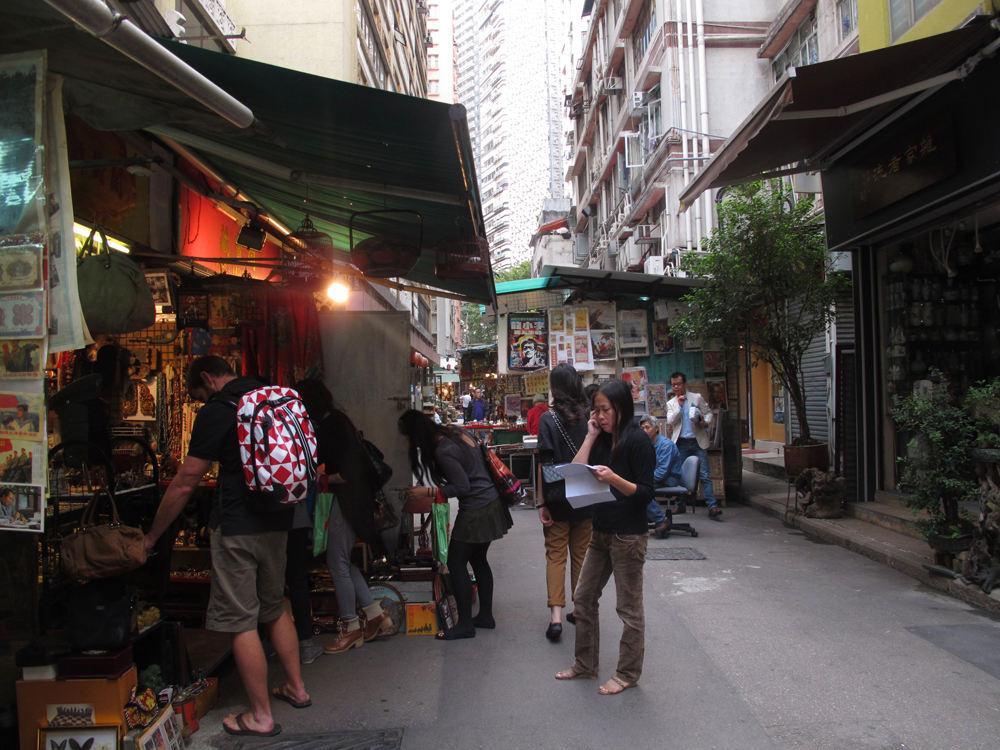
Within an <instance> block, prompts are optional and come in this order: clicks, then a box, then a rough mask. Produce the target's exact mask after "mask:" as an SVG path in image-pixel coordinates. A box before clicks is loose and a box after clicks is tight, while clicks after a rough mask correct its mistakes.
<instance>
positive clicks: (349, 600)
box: [326, 497, 375, 620]
mask: <svg viewBox="0 0 1000 750" xmlns="http://www.w3.org/2000/svg"><path fill="white" fill-rule="evenodd" d="M327 534H328V535H327V539H328V541H327V545H326V565H327V567H328V568H329V569H330V578H331V579H332V580H333V589H334V592H335V594H336V596H337V609H338V610H339V612H340V616H341V617H342V618H343V619H345V620H350V619H352V618H354V617H357V616H358V614H357V609H356V608H355V602H357V603H358V604H360V605H361V606H362V607H368V606H370V605H371V604H372V603H373V602H374V601H375V600H374V599H373V598H372V592H371V589H369V588H368V584H367V583H365V579H364V576H362V575H361V571H360V570H358V567H357V566H356V565H355V564H354V563H352V562H351V550H352V549H354V540H355V539H356V535H355V533H354V529H352V528H351V524H349V523H348V522H347V519H346V518H344V514H343V512H341V510H340V499H339V498H336V497H335V498H334V499H333V504H332V505H331V506H330V528H329V531H328V532H327Z"/></svg>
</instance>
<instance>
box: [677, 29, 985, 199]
mask: <svg viewBox="0 0 1000 750" xmlns="http://www.w3.org/2000/svg"><path fill="white" fill-rule="evenodd" d="M996 37H997V32H996V31H995V30H994V29H993V28H992V27H991V26H990V23H989V19H986V18H983V19H978V18H977V19H975V20H974V21H973V22H972V23H970V24H969V25H968V26H966V27H965V28H961V29H957V30H955V31H950V32H948V33H946V34H938V35H936V36H932V37H928V38H926V39H918V40H917V41H914V42H908V43H906V44H897V45H895V46H892V47H887V48H885V49H880V50H874V51H872V52H865V53H863V54H859V55H851V56H849V57H844V58H841V59H839V60H829V61H827V62H821V63H816V64H814V65H806V66H803V67H800V68H790V69H789V70H788V71H787V72H786V74H785V75H784V76H782V78H781V80H779V81H778V83H777V84H775V86H774V88H772V89H771V91H770V92H769V93H768V95H767V96H766V97H764V99H763V100H761V102H760V103H759V104H758V105H757V107H756V108H755V109H754V111H753V112H752V113H751V114H750V116H749V117H747V119H746V120H744V121H743V124H742V125H740V127H739V128H738V129H737V130H736V132H735V133H734V134H733V135H732V136H730V138H729V139H728V140H727V141H726V142H725V143H724V144H723V146H722V148H721V149H720V150H719V151H718V152H716V154H715V155H714V156H713V157H712V159H711V160H710V161H709V162H708V164H706V165H705V166H704V167H703V168H702V169H701V171H700V172H699V173H698V174H697V175H695V178H694V179H693V180H692V181H691V183H690V184H688V185H687V186H686V187H685V189H684V191H683V192H682V193H681V196H680V201H681V208H682V210H686V209H687V208H688V207H689V206H690V205H692V203H694V201H695V200H696V199H697V198H698V196H699V195H701V194H702V193H703V192H704V191H705V190H708V189H710V188H718V187H724V186H727V185H736V184H739V183H742V182H749V181H752V180H756V179H764V178H767V177H777V176H781V175H787V174H795V173H799V172H816V171H821V170H822V169H824V168H825V166H826V165H827V164H828V163H830V162H831V161H833V160H834V159H835V158H836V157H837V155H838V154H839V153H840V152H842V151H844V150H845V149H848V148H851V147H852V146H853V142H854V141H855V140H856V139H857V138H859V137H862V136H863V135H868V134H871V133H872V132H874V129H876V128H877V127H878V126H879V124H880V123H881V124H885V123H887V122H888V121H891V119H892V117H893V116H894V115H895V116H898V115H899V114H902V113H903V112H905V111H906V110H908V109H909V108H910V107H912V106H914V105H915V104H916V103H917V102H919V101H922V100H923V98H926V97H927V96H930V94H931V93H933V92H934V91H936V90H938V89H939V88H940V87H942V86H945V85H947V84H948V83H950V82H952V81H955V80H960V79H961V78H964V77H965V76H966V75H967V74H968V72H969V71H970V70H971V68H970V67H969V65H967V64H965V63H966V62H967V61H969V58H970V57H972V56H973V55H974V54H975V53H976V52H977V51H978V50H981V49H982V48H983V47H984V45H987V44H989V43H990V42H991V41H993V40H995V39H996Z"/></svg>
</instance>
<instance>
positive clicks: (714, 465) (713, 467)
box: [708, 451, 724, 479]
mask: <svg viewBox="0 0 1000 750" xmlns="http://www.w3.org/2000/svg"><path fill="white" fill-rule="evenodd" d="M708 475H709V476H710V477H712V479H722V478H723V476H724V475H723V468H722V453H721V452H719V451H715V452H713V453H709V454H708Z"/></svg>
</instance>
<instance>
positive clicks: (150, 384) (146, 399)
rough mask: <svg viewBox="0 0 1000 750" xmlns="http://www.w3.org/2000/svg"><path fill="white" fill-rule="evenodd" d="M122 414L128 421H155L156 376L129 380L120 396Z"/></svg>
mask: <svg viewBox="0 0 1000 750" xmlns="http://www.w3.org/2000/svg"><path fill="white" fill-rule="evenodd" d="M122 416H123V417H124V418H125V419H127V420H129V421H130V422H154V421H156V376H155V375H153V376H152V377H150V378H147V379H146V380H130V381H129V382H128V385H127V386H126V387H125V395H124V396H122Z"/></svg>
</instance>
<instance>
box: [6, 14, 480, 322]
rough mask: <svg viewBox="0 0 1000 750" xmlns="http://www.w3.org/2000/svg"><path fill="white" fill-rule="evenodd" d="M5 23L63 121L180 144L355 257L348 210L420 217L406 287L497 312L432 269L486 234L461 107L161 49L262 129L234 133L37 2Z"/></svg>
mask: <svg viewBox="0 0 1000 750" xmlns="http://www.w3.org/2000/svg"><path fill="white" fill-rule="evenodd" d="M4 24H5V25H4V35H3V38H2V39H0V53H2V52H17V51H23V50H28V49H40V48H44V49H47V50H48V67H49V70H50V71H51V72H54V73H58V74H60V75H62V76H64V78H65V92H66V96H65V99H66V102H67V105H68V109H69V111H70V112H71V113H72V114H75V115H78V116H79V117H81V118H82V119H84V120H85V121H86V122H88V124H90V125H91V126H93V127H95V128H97V129H101V130H135V129H140V128H142V129H147V130H149V131H150V132H153V133H159V134H161V135H164V134H169V135H170V136H171V137H172V138H173V140H176V141H178V142H181V143H182V144H183V143H185V142H187V145H188V146H190V147H192V148H193V150H194V151H196V152H198V154H199V155H200V156H201V157H203V158H204V159H205V160H206V161H207V162H209V163H210V164H211V165H212V166H213V167H216V168H217V169H218V171H219V172H220V173H221V174H223V175H224V176H225V177H226V178H227V179H228V180H229V181H230V182H232V183H233V184H236V185H238V186H239V188H240V189H241V190H243V191H245V192H246V193H247V194H248V195H250V196H252V198H253V199H254V200H255V201H257V202H258V203H259V204H260V205H261V206H262V207H263V208H264V209H266V210H267V211H268V213H270V214H271V215H273V216H274V217H276V218H277V219H279V220H280V221H281V222H282V223H284V224H285V225H286V226H288V227H291V228H292V229H294V228H295V227H297V226H298V225H299V224H300V223H301V221H302V219H303V218H304V217H305V211H304V209H305V208H308V209H309V214H310V217H311V219H312V220H313V222H314V223H315V224H316V227H317V228H318V229H320V230H321V231H323V232H326V233H327V234H329V235H331V236H332V237H333V241H334V245H335V248H336V249H338V250H341V251H346V250H349V248H350V245H349V241H348V222H349V219H350V216H351V214H352V213H353V212H358V211H365V210H376V209H406V210H413V211H417V212H418V213H419V214H420V217H421V219H422V222H423V242H422V248H423V250H422V253H421V257H420V260H419V261H418V263H417V265H416V267H415V268H414V269H413V271H412V272H410V273H409V274H407V275H406V277H405V278H406V279H407V280H409V281H412V282H417V283H420V284H425V285H427V286H430V287H434V288H437V289H441V290H445V291H448V292H452V293H455V294H458V295H461V296H462V297H464V298H467V299H470V300H477V301H481V302H490V301H493V299H494V289H493V281H492V276H489V277H487V278H484V279H478V280H472V281H469V280H442V279H439V278H438V277H437V276H436V275H435V270H434V266H435V257H434V250H433V248H434V245H435V243H436V242H437V241H438V240H440V239H441V238H443V237H447V236H453V235H459V234H461V233H464V234H465V235H480V236H483V235H484V224H483V218H482V209H481V204H480V199H479V193H478V186H477V181H476V174H475V166H474V164H473V160H472V148H471V141H470V138H469V133H468V127H467V123H466V121H465V119H464V111H463V108H461V107H460V106H459V107H455V108H453V107H451V106H450V105H447V104H444V103H440V102H433V101H430V100H426V99H419V98H416V97H409V96H404V95H402V94H395V93H392V92H388V91H381V90H377V89H371V88H367V87H364V86H359V85H355V84H351V83H345V82H343V81H336V80H332V79H328V78H323V77H320V76H314V75H309V74H305V73H299V72H297V71H292V70H288V69H285V68H280V67H277V66H273V65H266V64H263V63H258V62H254V61H252V60H246V59H242V58H237V57H233V56H230V55H225V54H222V53H219V52H212V51H210V50H203V49H199V48H196V47H193V46H191V45H184V44H179V43H176V42H170V41H166V40H160V43H161V44H162V45H163V47H164V49H166V50H167V51H168V52H169V53H171V54H172V55H173V56H175V57H176V58H179V59H180V60H182V61H183V62H185V63H187V64H188V65H189V66H191V67H192V68H194V69H195V70H197V71H198V72H200V73H201V74H202V75H203V76H205V78H207V79H209V80H210V81H211V82H212V83H214V84H216V85H217V86H219V87H220V88H221V89H223V90H224V91H225V92H226V93H228V94H229V95H230V96H232V97H233V98H235V99H236V100H238V101H239V102H240V103H242V104H244V105H245V106H246V107H247V108H249V109H250V110H252V114H253V117H254V118H255V120H256V123H255V125H256V124H257V123H260V124H262V125H263V126H264V127H263V129H261V128H257V127H254V128H245V129H240V128H238V127H236V126H235V125H233V124H232V123H231V122H229V121H227V120H225V119H223V118H222V117H220V116H219V115H218V114H216V113H214V112H212V111H210V110H209V109H208V108H207V107H205V106H204V105H203V104H201V103H199V102H198V101H196V100H195V99H193V98H192V97H191V96H190V95H188V94H186V93H184V92H182V91H180V90H179V89H178V88H175V87H174V86H171V85H170V84H168V83H167V82H166V81H164V80H163V79H161V78H160V77H158V76H157V75H155V74H154V73H152V72H150V71H149V70H147V69H146V68H144V67H143V66H141V65H139V64H138V63H136V62H134V61H133V60H131V59H130V58H129V57H126V56H125V55H124V54H122V53H121V52H119V51H118V50H116V49H113V48H112V47H110V46H109V45H107V44H105V43H103V42H102V41H101V40H99V39H97V38H96V37H94V36H93V35H91V34H89V33H87V32H85V31H83V30H82V29H80V28H79V27H77V26H75V25H73V24H72V23H70V22H69V21H68V19H67V18H66V17H65V16H63V15H61V14H60V13H59V12H57V11H56V10H54V9H53V8H50V7H48V6H47V5H45V4H44V3H41V2H37V1H36V0H9V1H8V2H5V4H4ZM307 184H308V185H309V196H308V199H309V200H308V204H304V201H305V198H306V185H307ZM358 228H359V224H358V222H355V242H357V241H358V239H359V238H360V239H364V238H365V237H368V236H372V235H377V234H378V235H381V234H394V233H396V232H394V229H395V230H398V228H399V220H398V219H397V220H395V221H394V220H393V219H392V218H391V215H390V218H385V219H380V220H374V219H369V220H367V221H366V222H363V223H361V224H360V229H361V231H360V232H359V231H358ZM431 293H432V292H431Z"/></svg>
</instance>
